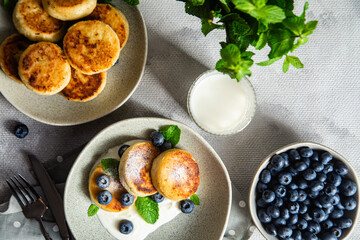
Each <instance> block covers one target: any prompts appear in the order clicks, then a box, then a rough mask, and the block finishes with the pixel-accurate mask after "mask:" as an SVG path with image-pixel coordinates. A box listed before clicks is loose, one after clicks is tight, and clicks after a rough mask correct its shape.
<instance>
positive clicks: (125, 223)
mask: <svg viewBox="0 0 360 240" xmlns="http://www.w3.org/2000/svg"><path fill="white" fill-rule="evenodd" d="M133 229H134V225H133V223H132V222H130V221H129V220H121V221H120V223H119V230H120V232H121V233H122V234H129V233H131V232H132V230H133Z"/></svg>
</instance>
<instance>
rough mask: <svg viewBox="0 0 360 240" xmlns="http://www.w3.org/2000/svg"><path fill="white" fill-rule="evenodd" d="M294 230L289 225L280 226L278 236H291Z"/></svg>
mask: <svg viewBox="0 0 360 240" xmlns="http://www.w3.org/2000/svg"><path fill="white" fill-rule="evenodd" d="M292 233H293V230H292V229H291V228H289V227H280V228H279V230H278V236H279V237H280V238H289V237H291V235H292Z"/></svg>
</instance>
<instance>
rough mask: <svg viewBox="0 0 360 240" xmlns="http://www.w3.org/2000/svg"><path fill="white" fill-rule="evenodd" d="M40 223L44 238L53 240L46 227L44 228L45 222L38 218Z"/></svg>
mask: <svg viewBox="0 0 360 240" xmlns="http://www.w3.org/2000/svg"><path fill="white" fill-rule="evenodd" d="M37 220H38V222H39V223H40V229H41V232H42V235H43V236H44V238H45V239H46V240H52V239H51V237H50V236H49V233H48V232H47V231H46V230H45V227H44V224H43V221H42V219H41V218H38V219H37Z"/></svg>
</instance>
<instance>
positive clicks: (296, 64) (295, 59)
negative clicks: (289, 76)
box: [287, 56, 304, 68]
mask: <svg viewBox="0 0 360 240" xmlns="http://www.w3.org/2000/svg"><path fill="white" fill-rule="evenodd" d="M287 59H288V60H289V62H290V63H291V65H293V66H294V67H295V68H303V67H304V64H302V62H301V61H300V59H299V58H298V57H295V56H287Z"/></svg>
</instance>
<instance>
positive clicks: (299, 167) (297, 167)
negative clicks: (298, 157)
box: [294, 161, 308, 172]
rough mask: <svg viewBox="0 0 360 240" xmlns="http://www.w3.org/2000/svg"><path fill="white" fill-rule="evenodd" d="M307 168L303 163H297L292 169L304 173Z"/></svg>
mask: <svg viewBox="0 0 360 240" xmlns="http://www.w3.org/2000/svg"><path fill="white" fill-rule="evenodd" d="M307 168H308V166H307V165H306V163H305V162H304V161H297V162H295V164H294V169H295V170H296V171H299V172H302V171H305V170H306V169H307Z"/></svg>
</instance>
